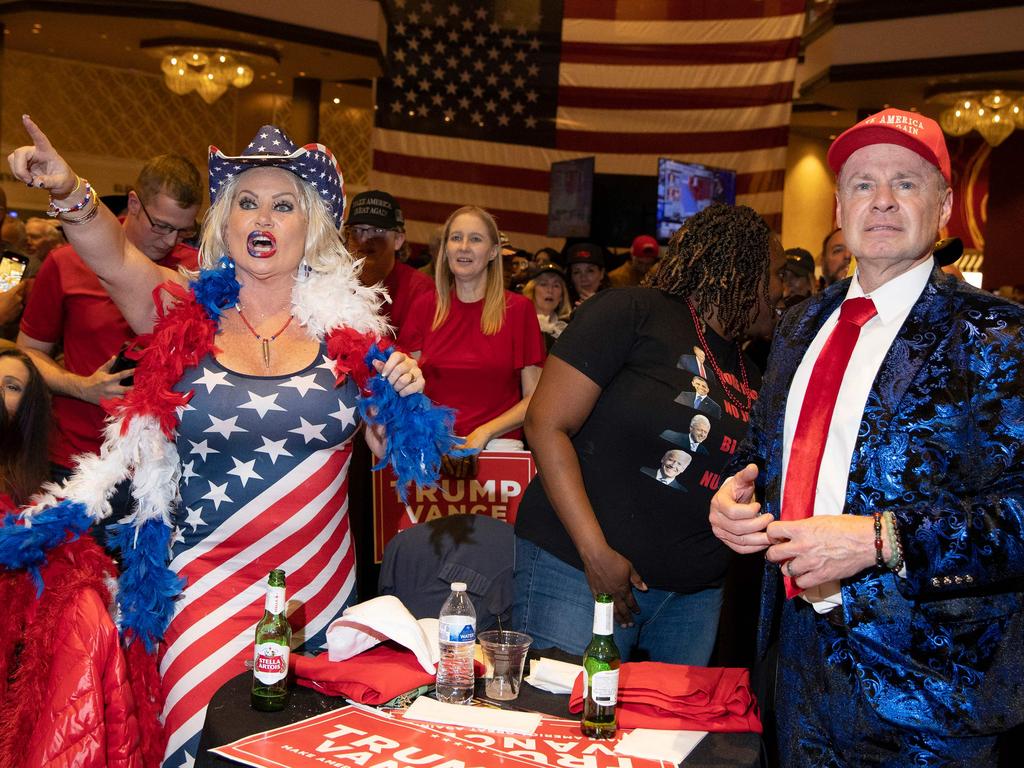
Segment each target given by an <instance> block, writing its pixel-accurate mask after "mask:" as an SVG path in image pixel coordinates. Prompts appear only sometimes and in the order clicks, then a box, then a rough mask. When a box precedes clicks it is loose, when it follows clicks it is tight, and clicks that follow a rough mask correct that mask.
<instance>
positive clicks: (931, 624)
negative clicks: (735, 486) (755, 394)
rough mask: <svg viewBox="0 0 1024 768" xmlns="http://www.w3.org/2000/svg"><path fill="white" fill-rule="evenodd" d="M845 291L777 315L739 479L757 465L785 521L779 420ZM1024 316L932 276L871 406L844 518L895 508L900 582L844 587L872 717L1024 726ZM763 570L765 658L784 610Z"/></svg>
mask: <svg viewBox="0 0 1024 768" xmlns="http://www.w3.org/2000/svg"><path fill="white" fill-rule="evenodd" d="M848 285H849V280H844V281H842V282H840V283H839V284H837V285H834V286H832V287H831V288H829V289H828V290H826V291H825V292H824V293H822V294H820V295H818V296H815V297H813V298H812V299H811V300H810V301H808V302H805V303H804V304H802V305H799V306H798V307H795V308H794V309H791V310H790V311H789V312H787V313H786V315H785V316H784V318H783V320H782V322H781V325H780V328H779V330H778V332H777V334H776V339H775V342H774V344H773V347H772V353H771V358H770V361H769V365H768V371H767V375H766V377H765V379H764V382H763V384H762V388H761V391H760V399H759V400H758V402H757V403H756V405H755V408H754V411H753V413H752V416H751V423H750V430H749V433H748V435H747V438H746V439H745V440H744V442H743V443H742V444H741V446H740V448H739V449H738V451H737V455H736V457H735V460H734V462H733V463H732V465H731V468H730V473H731V472H734V471H736V470H738V469H739V468H741V467H742V466H744V465H745V464H746V463H747V462H754V463H756V464H758V465H759V466H760V467H761V472H760V476H759V480H758V483H759V488H758V498H759V499H761V500H762V502H763V505H764V509H765V510H766V511H768V512H771V513H772V514H773V515H775V516H776V517H778V515H779V505H780V488H781V477H780V473H781V467H782V423H783V419H784V415H785V410H786V408H785V403H786V396H787V393H788V390H789V385H790V382H791V380H792V378H793V374H794V373H795V371H796V368H797V366H798V365H799V363H800V360H801V358H802V356H803V354H804V351H805V350H806V349H807V347H808V345H809V344H810V343H811V340H812V339H813V338H814V336H815V334H816V333H817V332H818V330H819V328H820V327H821V326H822V324H823V323H824V322H825V320H826V319H827V318H828V317H829V315H830V314H831V313H832V312H833V311H834V310H835V309H836V308H837V306H838V305H839V304H840V303H841V302H842V300H843V298H844V297H845V296H846V291H847V288H848ZM1022 324H1024V307H1021V306H1020V305H1017V304H1013V303H1010V302H1006V301H1003V300H1001V299H999V298H997V297H995V296H992V295H990V294H987V293H983V292H981V291H978V290H976V289H974V288H972V287H971V286H969V285H967V284H966V283H964V282H962V281H958V280H955V279H953V278H952V277H950V276H948V275H945V274H943V273H942V272H941V271H939V270H938V269H936V270H935V271H934V272H933V273H932V275H931V277H930V279H929V281H928V284H927V285H926V287H925V289H924V292H923V293H922V295H921V298H920V299H919V300H918V302H917V303H916V304H915V305H914V307H913V309H912V310H911V312H910V315H909V316H908V318H907V320H906V322H905V323H904V326H903V328H902V329H901V330H900V333H899V334H898V335H897V338H896V340H895V342H894V343H893V345H892V347H891V348H890V349H889V352H888V354H887V355H886V357H885V360H884V361H883V363H882V366H881V368H880V369H879V372H878V375H877V377H876V379H875V382H874V385H873V386H872V389H871V393H870V394H869V396H868V401H867V405H866V406H865V410H864V417H863V420H862V421H861V425H860V432H859V435H858V439H857V444H856V447H855V449H854V453H853V459H852V463H851V466H850V476H849V484H848V488H847V493H846V506H845V510H844V511H845V512H846V513H848V514H853V515H869V514H871V513H872V512H873V511H875V510H882V511H884V510H891V511H892V512H893V513H894V515H895V517H896V519H897V520H898V523H899V529H900V535H901V540H902V543H903V550H904V555H905V557H906V566H907V571H906V578H901V577H898V576H896V575H895V574H892V573H890V572H887V571H881V570H876V569H871V570H868V571H864V572H862V573H860V574H858V575H857V576H854V577H851V578H848V579H844V580H843V584H842V595H843V607H842V610H843V613H844V617H845V622H846V624H847V626H848V627H849V653H850V657H851V658H849V659H846V660H845V662H846V663H849V664H850V665H851V667H852V668H853V671H854V673H855V674H856V675H857V677H858V678H859V680H860V685H861V690H862V691H863V694H864V695H865V696H866V697H867V699H868V700H869V701H870V703H871V704H872V706H873V707H874V708H875V710H876V711H877V712H878V714H879V715H880V716H881V717H882V718H883V719H884V720H887V721H889V722H891V723H893V724H895V725H897V726H899V727H906V728H908V729H912V730H924V731H931V730H935V731H939V732H942V733H947V734H964V735H967V734H983V733H993V732H1000V731H1003V730H1006V729H1007V728H1009V727H1011V726H1013V725H1014V724H1016V723H1018V722H1020V721H1021V720H1022V719H1024V611H1022V607H1024V530H1022V528H1024V358H1022V354H1024V337H1022ZM780 584H781V579H780V576H779V571H778V568H777V567H775V566H772V565H770V564H769V565H767V566H766V568H765V579H764V588H763V594H762V615H761V619H762V620H761V632H760V637H759V640H758V646H759V653H760V654H762V655H763V654H764V651H765V649H766V646H767V644H768V640H769V638H770V637H771V636H772V632H773V630H774V629H775V627H774V623H775V622H777V621H778V614H779V610H778V608H779V606H780V605H781V601H780V595H781V589H780Z"/></svg>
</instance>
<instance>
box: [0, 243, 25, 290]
mask: <svg viewBox="0 0 1024 768" xmlns="http://www.w3.org/2000/svg"><path fill="white" fill-rule="evenodd" d="M26 269H28V257H27V256H22V255H21V254H20V253H16V252H14V251H4V252H3V254H2V255H0V293H5V292H7V291H9V290H11V288H13V287H14V286H16V285H17V284H18V283H20V282H21V279H22V278H23V277H24V276H25V270H26Z"/></svg>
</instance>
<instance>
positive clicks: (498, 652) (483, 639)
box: [477, 629, 533, 701]
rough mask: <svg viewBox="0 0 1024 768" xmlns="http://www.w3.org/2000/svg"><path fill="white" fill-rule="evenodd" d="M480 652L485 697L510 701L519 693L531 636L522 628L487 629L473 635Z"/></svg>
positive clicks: (531, 639)
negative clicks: (519, 630)
mask: <svg viewBox="0 0 1024 768" xmlns="http://www.w3.org/2000/svg"><path fill="white" fill-rule="evenodd" d="M477 639H478V640H479V641H480V648H481V649H482V650H483V656H484V681H485V683H484V688H485V690H486V692H487V698H489V699H493V700H494V701H511V700H512V699H515V698H517V697H518V696H519V686H520V684H521V683H522V682H523V666H524V665H525V664H526V653H527V651H529V650H530V644H531V643H532V642H533V638H532V637H530V636H529V635H526V634H523V633H522V632H512V631H509V630H505V629H490V630H488V631H486V632H481V633H480V635H479V636H478V638H477Z"/></svg>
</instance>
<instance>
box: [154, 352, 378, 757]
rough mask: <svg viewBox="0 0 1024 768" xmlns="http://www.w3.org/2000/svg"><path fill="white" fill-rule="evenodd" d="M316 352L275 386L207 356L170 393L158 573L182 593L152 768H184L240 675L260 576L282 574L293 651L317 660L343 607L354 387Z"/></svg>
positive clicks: (259, 596) (258, 609) (260, 602)
mask: <svg viewBox="0 0 1024 768" xmlns="http://www.w3.org/2000/svg"><path fill="white" fill-rule="evenodd" d="M325 350H326V348H325V347H324V346H321V349H320V353H319V354H318V356H317V358H316V360H314V361H313V363H311V364H310V365H309V366H308V367H307V368H305V369H304V370H301V371H299V372H297V373H295V374H291V375H287V376H275V377H263V376H250V375H245V374H240V373H235V372H233V371H230V370H228V369H226V368H224V367H223V366H221V365H220V364H219V363H218V362H217V361H216V360H215V359H214V358H213V357H212V356H209V355H208V356H206V357H205V358H203V360H201V361H200V363H199V364H198V365H197V366H196V367H194V368H190V369H187V370H186V371H185V372H184V375H183V376H182V379H181V381H180V382H179V384H178V385H177V386H176V387H175V389H176V390H178V391H181V392H187V391H190V390H191V391H192V392H193V395H192V399H191V400H190V401H189V403H188V405H187V406H184V407H183V408H182V409H180V414H181V415H180V424H179V427H178V434H177V438H176V444H177V449H178V455H179V457H180V459H181V468H182V475H181V503H180V506H179V507H178V510H177V513H176V517H175V534H174V541H173V545H172V550H171V569H172V570H173V571H174V572H176V573H177V574H178V575H180V576H182V577H183V578H184V579H185V582H186V583H185V587H184V591H183V593H182V595H181V596H180V597H179V598H178V601H177V603H176V606H175V615H174V618H173V619H172V620H171V623H170V625H169V626H168V628H167V632H166V633H165V635H164V640H165V643H164V645H163V646H162V648H161V655H160V676H161V681H162V687H163V693H164V697H165V699H166V702H165V704H164V727H165V730H166V732H167V735H168V744H167V751H166V753H165V759H164V768H180V767H181V766H185V767H186V768H191V766H192V764H193V762H194V761H195V757H196V753H197V749H198V744H199V734H200V731H201V729H202V726H203V721H204V718H205V715H206V707H207V704H208V703H209V701H210V699H211V697H212V696H213V694H214V693H215V692H216V690H217V689H218V688H219V687H220V686H221V685H223V684H224V683H225V682H226V681H227V680H229V679H230V678H232V677H234V676H236V675H238V674H239V673H241V672H243V671H244V669H245V667H244V663H245V660H246V659H248V658H251V656H252V648H253V638H254V632H255V628H256V623H257V622H258V621H259V619H260V618H261V617H262V616H263V608H264V599H265V594H266V591H265V589H266V587H265V585H266V580H267V574H268V573H269V572H270V571H271V570H272V569H274V568H283V569H284V570H285V572H286V573H287V599H288V609H287V610H288V617H289V622H290V623H291V625H292V629H293V639H292V648H293V650H295V651H297V652H303V651H308V652H310V653H316V652H319V651H320V650H321V649H322V648H323V646H324V645H325V642H326V640H325V637H326V629H327V626H328V624H330V622H331V621H333V620H334V619H335V618H337V617H338V616H340V615H341V612H342V610H343V609H344V608H345V607H346V606H347V605H348V604H349V603H350V601H352V600H353V599H354V596H355V550H354V544H353V542H352V537H351V535H350V531H349V517H348V466H349V459H350V457H351V455H352V449H351V439H352V435H353V434H354V433H355V431H356V429H357V427H358V423H359V414H358V408H357V405H356V398H357V394H358V389H357V387H356V385H355V383H353V382H352V380H351V378H349V379H348V380H346V381H344V382H343V383H342V384H341V386H340V387H335V375H334V370H333V369H334V365H333V362H332V361H331V360H329V359H328V358H327V356H326V351H325Z"/></svg>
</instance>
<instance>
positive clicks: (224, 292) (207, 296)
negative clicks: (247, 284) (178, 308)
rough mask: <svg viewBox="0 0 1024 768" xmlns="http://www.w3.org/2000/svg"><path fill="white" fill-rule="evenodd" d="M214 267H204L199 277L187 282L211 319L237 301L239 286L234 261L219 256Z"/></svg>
mask: <svg viewBox="0 0 1024 768" xmlns="http://www.w3.org/2000/svg"><path fill="white" fill-rule="evenodd" d="M218 263H219V266H218V267H217V268H216V269H204V270H203V271H202V272H200V273H199V277H198V278H197V279H195V280H193V281H191V282H190V283H189V284H188V287H189V288H191V289H192V293H193V294H194V295H195V297H196V301H197V302H199V304H201V305H202V307H203V309H205V310H206V314H207V316H208V317H209V318H210V319H211V320H220V318H221V315H223V314H224V310H225V309H229V308H231V307H233V306H235V304H237V303H238V292H239V290H240V289H241V286H240V285H239V284H238V279H237V278H236V277H235V262H233V261H232V260H231V259H230V258H228V257H227V256H221V257H220V262H218Z"/></svg>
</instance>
